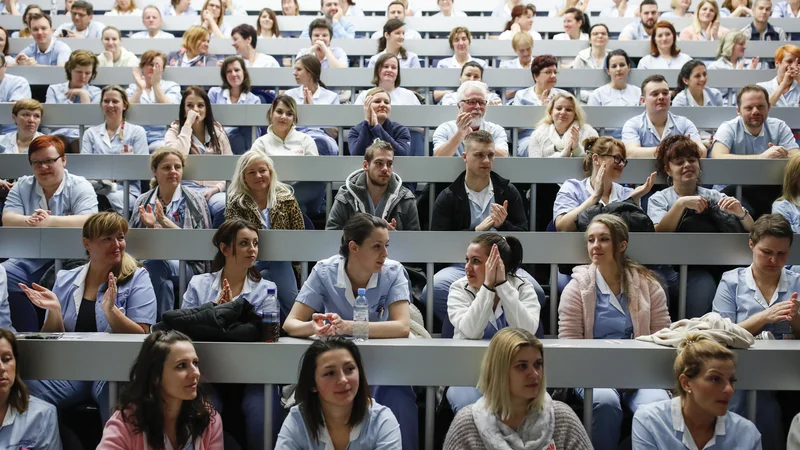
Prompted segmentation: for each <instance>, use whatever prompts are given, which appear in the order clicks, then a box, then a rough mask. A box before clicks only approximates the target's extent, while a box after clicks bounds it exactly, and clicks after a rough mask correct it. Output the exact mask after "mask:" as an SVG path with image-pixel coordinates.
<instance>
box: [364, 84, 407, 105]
mask: <svg viewBox="0 0 800 450" xmlns="http://www.w3.org/2000/svg"><path fill="white" fill-rule="evenodd" d="M368 91H369V89H366V90H363V91H361V92H359V93H358V97H356V102H355V104H356V105H363V104H364V100H366V99H367V92H368ZM389 99H390V100H391V102H392V105H411V106H413V105H419V104H420V103H419V98H417V94H415V93H414V92H412V91H409V90H408V89H406V88H404V87H396V88H394V90H393V91H392V92H390V93H389Z"/></svg>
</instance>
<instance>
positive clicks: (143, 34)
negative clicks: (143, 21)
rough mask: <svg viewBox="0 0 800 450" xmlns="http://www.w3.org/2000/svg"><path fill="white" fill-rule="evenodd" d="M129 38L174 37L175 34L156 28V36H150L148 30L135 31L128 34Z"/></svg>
mask: <svg viewBox="0 0 800 450" xmlns="http://www.w3.org/2000/svg"><path fill="white" fill-rule="evenodd" d="M128 37H129V38H131V39H175V35H174V34H172V33H167V32H166V31H164V30H158V33H156V37H153V38H151V37H150V33H149V32H148V31H137V32H136V33H132V34H131V35H130V36H128Z"/></svg>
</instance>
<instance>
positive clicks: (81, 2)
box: [54, 0, 106, 39]
mask: <svg viewBox="0 0 800 450" xmlns="http://www.w3.org/2000/svg"><path fill="white" fill-rule="evenodd" d="M69 14H70V17H72V22H64V23H62V24H61V25H60V26H59V27H58V28H56V30H55V32H54V33H55V35H56V36H63V37H66V38H86V39H100V38H101V37H102V35H103V29H104V28H105V27H106V26H105V25H103V24H102V23H100V22H97V21H95V20H94V6H92V4H91V3H89V2H88V1H86V0H75V2H73V3H72V8H70V11H69Z"/></svg>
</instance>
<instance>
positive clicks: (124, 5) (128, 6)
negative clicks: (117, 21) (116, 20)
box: [105, 0, 142, 16]
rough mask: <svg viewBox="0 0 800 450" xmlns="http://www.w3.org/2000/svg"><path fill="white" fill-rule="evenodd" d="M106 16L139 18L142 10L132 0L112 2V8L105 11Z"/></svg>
mask: <svg viewBox="0 0 800 450" xmlns="http://www.w3.org/2000/svg"><path fill="white" fill-rule="evenodd" d="M105 15H106V16H141V15H142V10H141V9H139V8H138V7H136V2H135V1H134V0H114V7H113V8H111V11H106V14H105Z"/></svg>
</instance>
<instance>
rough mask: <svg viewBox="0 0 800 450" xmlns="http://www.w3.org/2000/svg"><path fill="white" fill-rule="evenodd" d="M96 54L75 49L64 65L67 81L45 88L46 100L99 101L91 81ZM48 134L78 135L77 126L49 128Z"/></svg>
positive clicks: (52, 101) (95, 64)
mask: <svg viewBox="0 0 800 450" xmlns="http://www.w3.org/2000/svg"><path fill="white" fill-rule="evenodd" d="M97 66H98V61H97V56H95V54H94V53H92V52H90V51H88V50H75V51H74V52H72V54H71V55H70V57H69V60H68V61H67V64H66V65H65V66H64V72H66V75H67V81H65V82H63V83H58V84H51V85H50V86H49V87H48V88H47V102H46V103H56V104H66V103H80V104H88V103H99V102H100V88H99V87H97V86H92V85H90V84H89V83H91V82H92V81H93V80H94V79H95V77H96V76H97ZM49 134H63V135H64V136H67V137H69V138H70V139H77V138H79V137H80V131H79V130H78V127H65V128H59V129H56V130H50V132H49Z"/></svg>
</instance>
